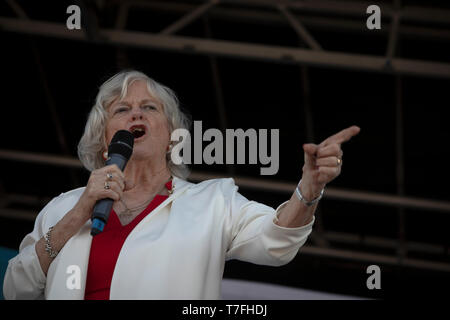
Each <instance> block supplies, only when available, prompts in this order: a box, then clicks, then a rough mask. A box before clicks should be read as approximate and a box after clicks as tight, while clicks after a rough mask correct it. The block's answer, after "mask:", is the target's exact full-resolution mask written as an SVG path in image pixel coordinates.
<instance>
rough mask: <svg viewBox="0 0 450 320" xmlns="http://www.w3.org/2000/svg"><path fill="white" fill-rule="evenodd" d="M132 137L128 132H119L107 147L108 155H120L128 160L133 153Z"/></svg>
mask: <svg viewBox="0 0 450 320" xmlns="http://www.w3.org/2000/svg"><path fill="white" fill-rule="evenodd" d="M133 145H134V136H133V134H132V133H131V132H130V131H128V130H119V131H117V132H116V134H115V135H114V136H113V138H112V139H111V143H110V144H109V147H108V154H109V155H111V154H113V153H116V154H120V155H121V156H123V157H124V158H125V159H127V160H129V159H130V157H131V154H132V153H133Z"/></svg>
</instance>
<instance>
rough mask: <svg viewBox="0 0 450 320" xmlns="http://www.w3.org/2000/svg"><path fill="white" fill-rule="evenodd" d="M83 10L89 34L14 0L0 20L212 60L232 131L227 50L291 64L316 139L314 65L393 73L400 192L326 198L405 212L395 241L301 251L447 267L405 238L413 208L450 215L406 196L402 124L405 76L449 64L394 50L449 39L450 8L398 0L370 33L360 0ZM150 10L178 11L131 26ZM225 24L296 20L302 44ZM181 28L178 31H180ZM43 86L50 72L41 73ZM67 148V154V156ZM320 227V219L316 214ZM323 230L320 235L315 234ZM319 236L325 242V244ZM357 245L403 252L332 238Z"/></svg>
mask: <svg viewBox="0 0 450 320" xmlns="http://www.w3.org/2000/svg"><path fill="white" fill-rule="evenodd" d="M75 2H76V3H77V4H79V5H80V6H81V7H82V14H83V16H84V20H83V21H84V23H83V29H82V30H68V29H67V27H66V25H65V24H61V23H54V22H49V21H37V20H32V19H29V18H28V16H27V13H26V8H25V9H24V8H22V7H21V6H19V4H18V3H17V2H16V1H14V0H7V3H8V4H9V6H10V8H11V9H12V12H14V14H15V17H11V16H8V17H7V16H0V29H1V31H2V32H14V33H20V34H27V35H34V36H42V37H51V38H59V39H67V40H73V41H83V42H88V43H95V44H103V45H111V46H117V48H118V49H117V50H118V51H117V56H118V61H117V63H118V64H119V65H121V64H126V63H127V58H126V54H125V53H124V52H123V51H121V48H123V47H138V48H143V49H151V50H167V51H173V52H177V53H179V54H198V55H204V56H207V57H208V58H209V59H210V64H211V70H212V79H213V81H214V84H215V90H216V92H215V93H216V102H217V112H218V114H219V115H220V121H221V123H220V125H221V128H222V129H224V128H226V127H227V121H226V119H227V117H226V112H225V110H226V108H225V106H224V102H223V97H222V92H221V84H220V75H219V73H218V68H217V66H216V61H215V59H216V57H219V56H225V57H233V58H239V59H251V60H261V61H267V62H273V63H283V64H290V65H293V66H298V67H299V74H300V76H301V79H302V84H301V85H302V88H301V89H302V90H303V93H304V96H305V101H304V105H305V115H306V116H305V119H306V120H305V121H306V123H305V127H306V128H307V130H306V131H307V136H308V139H311V140H313V132H314V130H313V123H312V116H311V110H310V106H309V102H308V96H309V81H308V80H309V79H308V68H309V67H311V66H320V67H326V68H339V69H343V70H354V71H365V72H374V73H386V74H392V75H394V76H395V77H396V80H397V81H396V104H395V105H396V121H397V123H396V130H397V131H396V144H397V148H396V150H397V157H396V159H397V163H396V166H397V195H387V194H379V193H374V192H362V191H356V190H343V189H339V188H332V187H329V188H327V192H326V194H325V198H326V199H327V198H328V199H335V200H345V201H351V202H361V203H367V204H376V205H382V206H388V207H396V208H398V217H399V225H400V230H399V235H398V239H383V238H377V237H363V238H362V237H360V236H358V235H354V234H344V233H336V232H330V231H324V230H322V232H319V233H318V234H315V235H314V236H315V237H316V240H318V241H316V242H317V244H319V245H317V246H311V245H308V246H305V247H304V248H302V251H303V253H306V254H311V255H318V256H326V257H337V258H342V259H353V260H359V261H371V262H375V263H377V262H378V263H386V264H392V265H400V266H409V267H416V268H423V269H430V270H440V271H450V264H448V263H442V262H439V261H426V260H419V259H411V258H409V257H408V256H407V253H408V252H413V251H417V252H424V253H428V254H435V255H438V256H440V257H447V256H448V252H447V251H448V249H447V248H446V247H445V246H439V245H430V244H424V243H416V242H407V241H406V239H405V234H404V225H405V212H404V210H405V209H406V208H415V209H423V210H427V211H439V212H446V213H448V212H450V202H446V201H436V200H429V199H417V198H411V197H406V196H404V194H403V184H404V178H403V166H404V164H403V162H404V155H403V154H402V151H401V150H403V140H404V137H403V123H402V118H403V114H402V101H401V96H402V95H401V93H402V76H405V75H408V76H419V77H437V78H443V79H448V78H450V63H447V62H437V61H430V60H419V59H408V58H402V57H400V56H398V54H397V51H398V50H397V47H398V41H399V38H414V39H418V40H421V41H424V43H425V45H426V41H429V40H432V41H441V42H444V43H448V42H450V10H442V9H434V8H424V7H415V6H401V5H400V1H398V0H394V1H393V2H392V4H383V5H382V6H381V10H382V16H383V18H387V20H388V21H383V27H382V29H381V30H377V31H373V32H372V33H370V32H368V30H367V29H366V28H365V21H366V19H367V15H366V8H367V7H368V6H369V5H370V4H371V3H369V2H363V1H336V0H334V1H333V0H314V1H313V0H303V1H276V0H210V1H182V0H179V1H144V0H130V1H122V0H111V1H107V2H105V1H89V2H88V1H81V0H79V1H75ZM106 6H116V7H117V8H118V10H117V16H116V20H115V24H114V27H113V28H105V27H103V26H100V25H99V24H98V19H97V17H96V14H95V10H94V7H95V9H98V10H100V11H101V10H103V9H105V7H106ZM136 8H137V9H143V10H149V12H151V13H153V14H158V13H171V14H176V15H178V16H179V19H176V20H174V21H173V22H172V23H170V24H168V25H167V26H165V27H164V28H162V29H161V30H160V31H159V32H155V33H149V32H140V31H136V30H128V29H127V21H128V19H129V16H130V11H131V10H132V9H136ZM199 19H203V21H204V26H205V34H206V37H203V38H202V37H187V36H181V35H179V33H180V31H182V30H183V29H184V28H185V27H187V26H188V25H190V24H192V23H194V22H195V21H196V20H199ZM213 20H218V21H219V20H220V21H223V22H229V23H232V22H235V21H239V22H245V23H253V24H264V25H274V26H289V27H290V28H292V30H294V32H295V33H296V34H297V36H298V40H299V43H303V44H305V45H306V48H304V47H299V46H292V47H286V46H275V45H266V44H260V43H244V42H238V41H228V40H227V41H225V40H220V39H214V38H213V33H212V32H211V31H210V26H209V22H210V21H213ZM313 30H328V31H330V32H336V33H347V34H364V35H367V36H372V37H384V39H385V40H386V50H385V54H384V55H368V54H360V53H355V52H335V51H329V50H326V49H325V48H326V46H325V44H324V43H321V41H320V39H317V38H315V37H314V36H313V34H314V33H313V32H312V31H313ZM177 33H178V34H177ZM35 56H36V63H37V64H38V66H39V53H38V52H36V55H35ZM39 71H40V74H41V76H42V79H43V81H42V82H43V83H44V86H45V83H46V81H45V72H44V70H42V68H40V69H39ZM43 89H44V90H45V91H46V96H47V103H48V106H49V108H50V111H51V112H52V121H53V122H54V124H55V128H56V130H57V131H58V137H59V139H60V141H59V142H60V145H61V147H62V150H63V151H64V150H67V147H65V145H66V142H65V139H64V132H63V130H62V128H60V125H59V119H58V116H57V114H56V112H55V108H54V106H53V102H52V99H51V93H50V92H48V88H47V89H46V88H43ZM65 154H68V153H67V152H65ZM0 159H4V160H14V161H22V162H27V163H35V164H39V163H41V164H50V165H54V166H63V167H67V168H71V169H73V170H77V169H80V168H81V164H80V162H79V161H78V160H77V159H74V158H70V157H68V156H50V155H44V154H32V153H27V152H19V151H10V150H0ZM230 168H231V169H230V171H229V172H228V175H227V176H230V175H231V176H234V178H235V181H236V183H237V185H239V186H240V187H242V188H247V189H252V190H258V191H270V192H273V193H279V194H286V195H290V194H291V193H292V190H294V187H295V185H294V184H293V183H286V182H282V181H270V180H263V179H255V178H247V177H239V176H235V175H234V174H233V172H234V171H233V169H232V167H230ZM222 176H223V175H222V174H207V173H202V172H193V173H192V174H191V176H190V180H192V181H194V182H196V181H202V180H205V179H211V178H217V177H222ZM48 200H49V199H40V198H37V197H32V196H26V195H18V194H8V193H4V194H3V195H2V197H1V201H0V216H3V217H8V218H12V219H23V220H28V221H32V220H34V219H35V217H36V212H31V211H29V210H21V209H12V208H11V207H10V204H11V203H21V204H28V205H32V206H35V207H42V206H43V205H44V204H45V203H46V202H47V201H48ZM318 222H319V225H320V215H319V219H318ZM316 233H317V232H316ZM319 240H322V241H319ZM331 242H333V243H347V244H353V245H354V244H360V245H364V246H368V247H377V248H391V249H396V250H397V255H396V256H389V255H380V254H370V253H363V252H355V251H352V250H343V249H335V248H332V247H330V245H329V243H331Z"/></svg>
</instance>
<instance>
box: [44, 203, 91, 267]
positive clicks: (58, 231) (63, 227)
mask: <svg viewBox="0 0 450 320" xmlns="http://www.w3.org/2000/svg"><path fill="white" fill-rule="evenodd" d="M80 210H83V211H84V210H86V209H83V208H80V207H74V208H73V209H72V210H71V211H69V212H68V213H67V214H66V215H65V216H64V217H63V218H62V219H61V220H60V221H59V222H58V223H57V224H56V225H55V226H54V227H53V230H52V232H51V237H50V244H51V246H52V248H53V250H55V251H58V252H59V251H60V250H61V249H62V248H63V247H64V245H65V244H66V242H67V241H68V240H69V239H70V238H71V237H72V236H73V235H75V234H76V233H77V232H78V231H79V230H80V228H81V227H82V226H83V224H84V223H85V222H86V214H84V212H80ZM36 254H37V256H38V258H39V263H40V265H41V268H42V271H43V272H44V274H45V275H47V271H48V268H49V267H50V264H51V263H52V261H53V259H54V258H51V257H50V255H49V253H48V252H46V251H45V238H44V237H42V238H41V239H40V240H39V241H38V242H37V243H36Z"/></svg>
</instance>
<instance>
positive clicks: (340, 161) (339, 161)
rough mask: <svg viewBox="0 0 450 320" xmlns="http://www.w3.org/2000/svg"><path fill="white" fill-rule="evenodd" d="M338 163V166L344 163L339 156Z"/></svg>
mask: <svg viewBox="0 0 450 320" xmlns="http://www.w3.org/2000/svg"><path fill="white" fill-rule="evenodd" d="M337 165H338V166H340V165H342V159H341V158H337Z"/></svg>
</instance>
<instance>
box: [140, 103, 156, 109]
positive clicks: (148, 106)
mask: <svg viewBox="0 0 450 320" xmlns="http://www.w3.org/2000/svg"><path fill="white" fill-rule="evenodd" d="M142 108H143V109H144V110H157V108H156V107H155V106H153V105H151V104H147V105H145V106H143V107H142Z"/></svg>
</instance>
